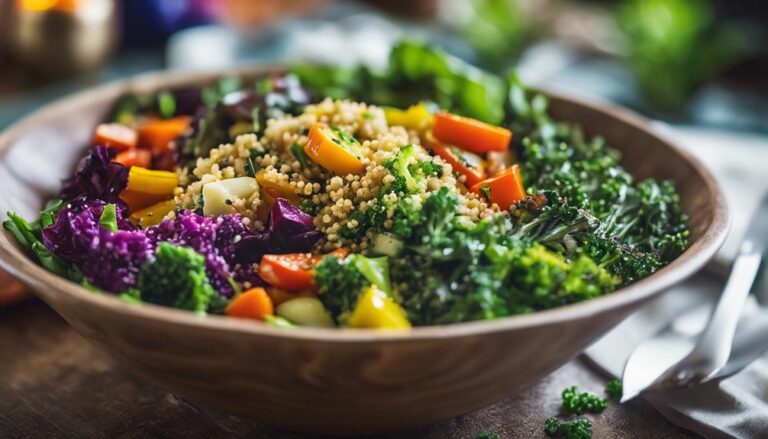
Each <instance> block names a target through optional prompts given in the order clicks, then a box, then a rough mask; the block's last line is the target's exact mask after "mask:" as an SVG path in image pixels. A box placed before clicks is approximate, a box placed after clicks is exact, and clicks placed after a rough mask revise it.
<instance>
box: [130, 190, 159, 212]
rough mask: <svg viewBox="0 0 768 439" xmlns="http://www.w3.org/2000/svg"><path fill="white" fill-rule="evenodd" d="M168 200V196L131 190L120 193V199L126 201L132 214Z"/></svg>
mask: <svg viewBox="0 0 768 439" xmlns="http://www.w3.org/2000/svg"><path fill="white" fill-rule="evenodd" d="M166 198H168V195H157V194H147V193H144V192H136V191H131V190H124V191H122V192H120V199H121V200H123V201H125V204H127V205H128V210H129V211H130V212H136V211H138V210H141V209H145V208H147V207H149V206H152V205H154V204H157V203H159V202H161V201H163V200H165V199H166Z"/></svg>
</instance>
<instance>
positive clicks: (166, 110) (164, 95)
mask: <svg viewBox="0 0 768 439" xmlns="http://www.w3.org/2000/svg"><path fill="white" fill-rule="evenodd" d="M157 110H158V112H159V113H160V117H162V118H164V119H169V118H171V117H173V116H175V115H176V98H175V97H174V96H173V93H171V92H170V91H168V90H165V91H162V92H160V93H158V95H157Z"/></svg>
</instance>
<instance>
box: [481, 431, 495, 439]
mask: <svg viewBox="0 0 768 439" xmlns="http://www.w3.org/2000/svg"><path fill="white" fill-rule="evenodd" d="M475 439H499V434H498V433H494V432H492V431H487V430H483V431H481V432H479V433H477V434H476V435H475Z"/></svg>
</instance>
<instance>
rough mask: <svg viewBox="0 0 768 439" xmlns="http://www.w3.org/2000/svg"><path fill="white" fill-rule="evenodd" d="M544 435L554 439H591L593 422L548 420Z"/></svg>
mask: <svg viewBox="0 0 768 439" xmlns="http://www.w3.org/2000/svg"><path fill="white" fill-rule="evenodd" d="M544 433H546V434H547V436H549V437H554V438H565V439H591V438H592V422H591V421H590V420H589V419H586V418H576V419H574V420H573V421H569V422H563V421H560V420H558V419H557V418H547V420H546V421H545V422H544Z"/></svg>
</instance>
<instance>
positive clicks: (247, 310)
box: [225, 287, 275, 320]
mask: <svg viewBox="0 0 768 439" xmlns="http://www.w3.org/2000/svg"><path fill="white" fill-rule="evenodd" d="M274 313H275V305H274V304H273V303H272V299H271V298H270V297H269V295H268V294H267V292H266V291H265V290H264V288H261V287H257V288H251V289H250V290H247V291H244V292H243V293H241V294H239V295H238V296H237V297H235V298H234V299H233V300H232V302H230V303H229V305H227V309H226V311H225V314H226V315H228V316H232V317H241V318H246V319H258V320H264V319H265V318H266V317H267V316H271V315H273V314H274Z"/></svg>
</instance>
